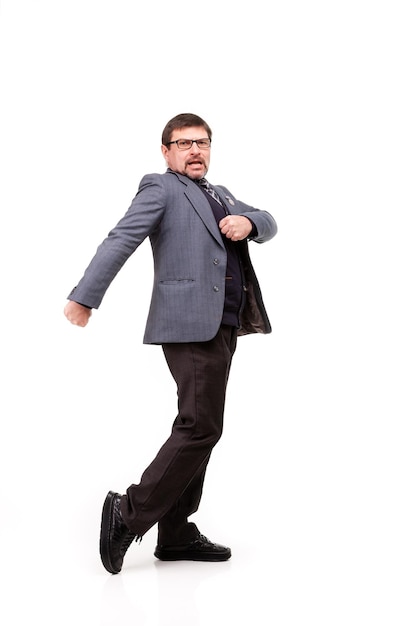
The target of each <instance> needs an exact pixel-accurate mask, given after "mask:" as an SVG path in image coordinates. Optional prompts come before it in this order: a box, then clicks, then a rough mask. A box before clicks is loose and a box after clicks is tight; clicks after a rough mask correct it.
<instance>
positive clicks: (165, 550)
mask: <svg viewBox="0 0 417 626" xmlns="http://www.w3.org/2000/svg"><path fill="white" fill-rule="evenodd" d="M211 138H212V133H211V129H210V127H209V126H208V124H207V123H206V122H205V121H204V120H203V119H201V118H200V117H199V116H197V115H194V114H191V113H184V114H180V115H177V116H176V117H174V118H173V119H172V120H170V121H169V122H168V124H167V125H166V127H165V129H164V131H163V134H162V147H161V149H162V154H163V156H164V158H165V161H166V164H167V167H168V169H167V171H166V172H165V173H164V174H149V175H146V176H144V178H143V179H142V181H141V182H140V185H139V190H138V193H137V195H136V197H135V198H134V200H133V201H132V204H131V206H130V208H129V210H128V211H127V213H126V214H125V215H124V217H122V219H121V220H120V222H119V223H118V224H117V225H116V226H115V228H114V229H113V230H112V231H111V232H110V233H109V235H108V236H107V238H106V239H105V240H104V241H103V242H102V243H101V245H100V246H99V247H98V249H97V252H96V254H95V256H94V257H93V259H92V261H91V263H90V265H89V266H88V267H87V269H86V271H85V274H84V276H83V278H82V279H81V281H80V282H79V284H78V285H77V287H75V288H74V289H73V290H72V292H71V294H70V295H69V296H68V300H69V302H68V303H67V305H66V307H65V315H66V317H67V318H68V319H69V321H70V322H72V323H73V324H76V325H78V326H85V325H86V324H87V322H88V320H89V318H90V316H91V312H92V311H91V310H92V309H93V308H98V307H99V305H100V303H101V301H102V298H103V296H104V294H105V292H106V290H107V288H108V287H109V285H110V283H111V281H112V280H113V278H114V277H115V276H116V274H117V273H118V271H119V270H120V269H121V267H122V266H123V264H124V263H125V261H126V260H127V259H128V258H129V256H130V255H131V254H132V253H133V252H134V251H135V250H136V248H137V247H138V246H139V245H140V244H141V243H142V242H143V241H144V239H145V238H146V237H149V239H150V242H151V245H152V252H153V257H154V285H153V292H152V298H151V303H150V309H149V315H148V319H147V323H146V328H145V335H144V339H143V341H144V343H148V344H159V345H161V346H162V349H163V352H164V355H165V359H166V361H167V364H168V367H169V369H170V371H171V374H172V376H173V378H174V380H175V382H176V384H177V390H178V415H177V417H176V419H175V421H174V424H173V427H172V432H171V435H170V437H169V438H168V440H167V441H166V442H165V443H164V444H163V446H162V447H161V449H160V450H159V452H158V453H157V455H156V457H155V459H154V460H153V461H152V463H151V464H150V465H149V467H148V468H147V469H146V470H145V471H144V473H143V475H142V477H141V480H140V482H139V483H138V484H132V485H131V486H130V487H129V488H128V489H127V491H126V494H125V495H121V494H119V493H115V492H113V491H110V492H109V493H108V494H107V497H106V499H105V502H104V506H103V513H102V522H101V534H100V555H101V559H102V562H103V565H104V567H105V568H106V569H107V570H108V571H109V572H111V573H113V574H116V573H118V572H120V570H121V568H122V564H123V558H124V556H125V554H126V551H127V549H128V547H129V546H130V544H131V543H132V541H133V539H134V538H135V537H142V536H143V535H144V534H145V533H146V532H147V531H148V530H149V529H150V528H151V527H152V526H153V525H154V524H156V523H157V524H158V540H157V546H156V549H155V556H156V557H157V558H159V559H161V560H180V559H187V560H197V561H225V560H227V559H229V558H230V556H231V550H230V548H228V547H226V546H222V545H219V544H217V543H213V542H211V541H209V539H207V537H205V536H204V535H202V534H201V533H200V531H199V530H198V528H197V526H196V525H195V524H194V523H192V522H189V521H188V517H189V516H190V515H191V514H192V513H194V512H195V511H196V510H197V509H198V505H199V502H200V498H201V494H202V489H203V482H204V476H205V472H206V467H207V463H208V461H209V458H210V454H211V451H212V449H213V447H214V446H215V444H216V443H217V442H218V440H219V439H220V436H221V434H222V427H223V412H224V403H225V393H226V386H227V380H228V376H229V369H230V365H231V361H232V357H233V354H234V351H235V348H236V340H237V336H238V335H244V334H247V333H253V332H260V333H269V332H271V326H270V323H269V319H268V316H267V313H266V311H265V307H264V305H263V301H262V296H261V291H260V288H259V284H258V281H257V278H256V276H255V272H254V270H253V267H252V264H251V261H250V258H249V253H248V241H249V240H253V241H256V242H258V243H263V242H265V241H268V240H269V239H271V238H272V237H273V236H274V235H275V234H276V232H277V226H276V223H275V220H274V219H273V217H272V216H271V215H270V214H269V213H267V212H266V211H261V210H259V209H255V208H253V207H251V206H249V205H247V204H244V203H243V202H241V201H239V200H237V199H236V198H235V197H234V196H233V195H232V194H231V193H230V191H228V190H227V189H226V188H225V187H220V186H216V187H211V186H210V185H209V184H208V182H207V180H206V179H205V175H206V173H207V171H208V168H209V164H210V147H211Z"/></svg>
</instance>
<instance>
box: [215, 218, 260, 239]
mask: <svg viewBox="0 0 417 626" xmlns="http://www.w3.org/2000/svg"><path fill="white" fill-rule="evenodd" d="M219 228H220V230H221V232H222V233H223V235H225V237H227V238H228V239H231V240H232V241H241V240H242V239H246V237H247V236H248V235H249V234H250V233H251V232H252V228H253V227H252V222H251V221H250V220H249V219H248V218H247V217H244V216H243V215H227V216H226V217H224V218H223V219H222V220H220V222H219Z"/></svg>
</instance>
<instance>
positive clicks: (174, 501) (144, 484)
mask: <svg viewBox="0 0 417 626" xmlns="http://www.w3.org/2000/svg"><path fill="white" fill-rule="evenodd" d="M235 348H236V330H235V329H233V328H231V327H228V326H222V327H221V328H220V330H219V332H218V334H217V335H216V337H214V339H212V340H211V341H208V342H201V343H188V344H166V345H164V346H163V350H164V354H165V358H166V360H167V363H168V366H169V368H170V371H171V373H172V375H173V377H174V379H175V381H176V383H177V388H178V409H179V411H178V416H177V418H176V419H175V422H174V424H173V428H172V432H171V435H170V437H169V438H168V440H167V441H166V442H165V444H164V445H163V446H162V448H161V449H160V451H159V452H158V454H157V456H156V457H155V459H154V460H153V461H152V463H151V464H150V465H149V467H148V468H147V469H146V470H145V472H144V473H143V475H142V478H141V481H140V483H139V484H138V485H131V486H130V487H129V488H128V490H127V492H126V495H125V496H123V497H122V499H121V503H120V509H121V513H122V517H123V520H124V522H125V524H126V525H127V526H128V528H129V530H131V531H132V532H134V533H136V534H138V535H143V534H145V532H147V530H149V528H151V527H152V526H153V525H154V524H155V523H156V522H159V521H161V526H160V529H159V530H160V533H161V534H164V539H165V540H166V538H170V537H174V536H175V538H176V540H181V541H187V540H190V537H189V536H186V535H189V534H190V533H191V532H192V533H193V534H194V536H195V533H196V532H198V531H197V530H196V527H195V526H194V525H190V524H188V522H187V516H188V515H190V514H191V513H193V512H194V511H195V510H196V509H197V508H198V504H199V501H200V498H201V491H202V486H203V481H204V474H205V469H206V466H207V463H208V460H209V458H210V453H211V451H212V449H213V447H214V446H215V444H216V443H217V441H218V440H219V439H220V437H221V434H222V429H223V412H224V402H225V393H226V386H227V380H228V376H229V370H230V365H231V360H232V357H233V354H234V351H235ZM181 535H184V536H181ZM191 539H192V537H191Z"/></svg>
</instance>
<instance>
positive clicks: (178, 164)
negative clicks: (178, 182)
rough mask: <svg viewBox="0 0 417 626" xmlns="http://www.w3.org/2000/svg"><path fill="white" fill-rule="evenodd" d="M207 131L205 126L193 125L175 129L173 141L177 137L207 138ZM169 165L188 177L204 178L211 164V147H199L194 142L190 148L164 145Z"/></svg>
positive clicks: (163, 150) (163, 151) (163, 152)
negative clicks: (181, 148) (183, 148)
mask: <svg viewBox="0 0 417 626" xmlns="http://www.w3.org/2000/svg"><path fill="white" fill-rule="evenodd" d="M207 137H208V135H207V132H206V131H205V130H204V127H203V126H192V127H190V128H180V129H177V130H174V132H173V133H172V136H171V141H176V140H177V139H207ZM161 149H162V154H163V155H164V158H165V161H166V164H167V166H168V167H169V168H170V169H171V170H173V171H174V172H178V174H185V176H188V178H192V179H193V180H199V179H200V178H203V177H204V176H205V175H206V173H207V170H208V168H209V165H210V148H199V147H198V146H197V144H196V143H195V142H194V143H193V144H192V146H191V148H189V149H188V150H179V149H178V146H177V144H175V143H172V144H171V145H170V146H162V147H161Z"/></svg>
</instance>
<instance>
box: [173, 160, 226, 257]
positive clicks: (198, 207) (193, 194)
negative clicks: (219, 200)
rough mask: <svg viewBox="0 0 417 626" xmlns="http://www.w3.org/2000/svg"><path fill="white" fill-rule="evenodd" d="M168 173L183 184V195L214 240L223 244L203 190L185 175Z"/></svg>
mask: <svg viewBox="0 0 417 626" xmlns="http://www.w3.org/2000/svg"><path fill="white" fill-rule="evenodd" d="M170 173H171V174H174V175H175V176H177V178H178V180H180V181H181V182H182V183H183V184H184V185H185V190H184V195H185V196H186V197H187V199H188V200H189V202H190V203H191V204H192V206H193V208H194V210H195V211H196V213H198V215H199V216H200V218H201V220H202V222H203V223H204V225H205V226H206V228H207V230H208V231H209V232H210V233H211V234H212V235H213V237H214V238H215V239H216V241H218V242H219V243H220V244H221V245H222V246H223V240H222V236H221V233H220V230H219V227H218V226H217V222H216V220H215V218H214V215H213V211H212V209H211V206H210V202H209V201H208V199H207V198H205V197H204V193H205V192H204V191H202V190H201V189H199V188H198V187H197V185H196V183H194V182H193V181H192V180H190V179H189V178H188V177H187V176H183V175H182V174H178V173H176V172H170Z"/></svg>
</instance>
